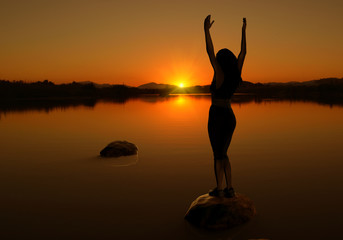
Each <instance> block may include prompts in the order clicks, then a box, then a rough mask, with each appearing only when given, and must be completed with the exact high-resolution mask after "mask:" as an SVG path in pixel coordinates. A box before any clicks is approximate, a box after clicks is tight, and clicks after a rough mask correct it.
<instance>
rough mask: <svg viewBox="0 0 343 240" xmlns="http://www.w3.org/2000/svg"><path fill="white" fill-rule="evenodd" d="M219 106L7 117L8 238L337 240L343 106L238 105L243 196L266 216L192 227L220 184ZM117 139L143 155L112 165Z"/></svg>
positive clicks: (0, 171)
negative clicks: (213, 124)
mask: <svg viewBox="0 0 343 240" xmlns="http://www.w3.org/2000/svg"><path fill="white" fill-rule="evenodd" d="M209 106H210V99H209V97H208V96H173V97H169V98H153V97H147V98H141V99H134V100H130V101H128V102H126V103H106V102H103V103H97V104H96V105H95V106H93V105H91V106H89V107H87V106H73V107H57V108H52V109H46V110H28V111H24V110H22V109H17V110H13V111H6V112H2V113H0V194H1V198H0V239H148V238H150V239H237V240H238V239H258V238H265V239H337V238H339V237H340V236H341V235H342V234H343V233H342V230H341V223H342V220H341V218H342V215H343V208H342V201H343V188H342V182H343V161H342V160H343V147H342V146H343V145H342V140H343V108H342V107H338V106H333V107H330V106H323V105H317V104H315V103H303V102H288V101H283V102H272V101H262V102H259V103H255V102H250V103H242V104H238V103H236V104H234V103H233V104H232V108H233V109H234V112H235V114H236V118H237V128H236V131H235V133H234V137H233V141H232V145H231V146H230V149H229V155H230V159H231V162H232V166H233V178H234V186H235V188H236V190H237V191H238V192H241V193H243V194H245V195H247V196H249V197H250V198H251V199H253V200H254V202H255V204H256V208H257V211H258V215H257V216H256V217H255V218H254V219H253V220H252V221H251V222H249V223H247V224H245V225H243V226H240V227H237V228H234V229H232V230H228V231H221V232H209V231H204V230H199V229H196V228H194V227H192V226H191V225H189V224H188V223H187V222H185V221H184V219H183V216H184V214H185V212H186V210H187V209H188V207H189V205H190V203H191V202H192V201H193V200H194V199H195V198H196V197H197V196H199V195H201V194H203V193H206V192H207V191H208V190H209V189H210V188H212V187H214V186H215V181H214V176H213V169H212V168H213V167H212V165H213V160H212V153H211V148H210V144H209V140H208V136H207V129H206V127H207V126H206V125H207V117H208V108H209ZM113 140H128V141H131V142H133V143H135V144H136V145H137V146H138V148H139V155H138V157H136V156H135V157H127V158H121V159H101V158H99V157H98V154H99V151H100V150H101V149H102V148H103V147H104V146H105V145H107V144H108V143H109V142H111V141H113Z"/></svg>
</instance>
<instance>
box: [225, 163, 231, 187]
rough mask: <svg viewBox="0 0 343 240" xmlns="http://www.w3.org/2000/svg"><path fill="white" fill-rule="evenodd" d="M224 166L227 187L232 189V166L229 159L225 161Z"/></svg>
mask: <svg viewBox="0 0 343 240" xmlns="http://www.w3.org/2000/svg"><path fill="white" fill-rule="evenodd" d="M223 165H224V172H225V180H226V186H227V188H232V175H231V164H230V160H229V158H228V157H227V158H226V159H225V160H224V161H223Z"/></svg>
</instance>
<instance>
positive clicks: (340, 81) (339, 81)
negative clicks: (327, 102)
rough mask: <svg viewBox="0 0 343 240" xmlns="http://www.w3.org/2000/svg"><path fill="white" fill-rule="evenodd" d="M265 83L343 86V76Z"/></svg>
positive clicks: (276, 84)
mask: <svg viewBox="0 0 343 240" xmlns="http://www.w3.org/2000/svg"><path fill="white" fill-rule="evenodd" d="M263 85H266V86H305V87H312V86H313V87H315V86H320V85H336V86H342V85H343V78H322V79H319V80H311V81H305V82H294V81H293V82H282V83H280V82H270V83H264V84H263Z"/></svg>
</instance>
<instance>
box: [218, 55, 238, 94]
mask: <svg viewBox="0 0 343 240" xmlns="http://www.w3.org/2000/svg"><path fill="white" fill-rule="evenodd" d="M216 59H217V62H218V63H219V65H220V67H221V69H222V71H223V72H224V84H225V85H226V88H227V91H229V92H232V94H233V93H234V92H235V91H236V88H237V87H238V85H239V84H240V82H241V81H242V78H241V74H240V72H239V70H238V64H237V62H238V61H237V58H236V56H235V54H233V53H232V52H231V51H230V50H229V49H227V48H223V49H221V50H219V51H218V52H217V55H216Z"/></svg>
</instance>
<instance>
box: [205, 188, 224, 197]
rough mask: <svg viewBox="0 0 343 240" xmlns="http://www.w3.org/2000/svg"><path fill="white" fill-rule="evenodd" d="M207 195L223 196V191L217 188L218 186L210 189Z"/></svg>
mask: <svg viewBox="0 0 343 240" xmlns="http://www.w3.org/2000/svg"><path fill="white" fill-rule="evenodd" d="M208 195H210V196H212V197H223V195H224V191H223V190H219V189H218V188H215V189H212V190H210V191H209V193H208Z"/></svg>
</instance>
